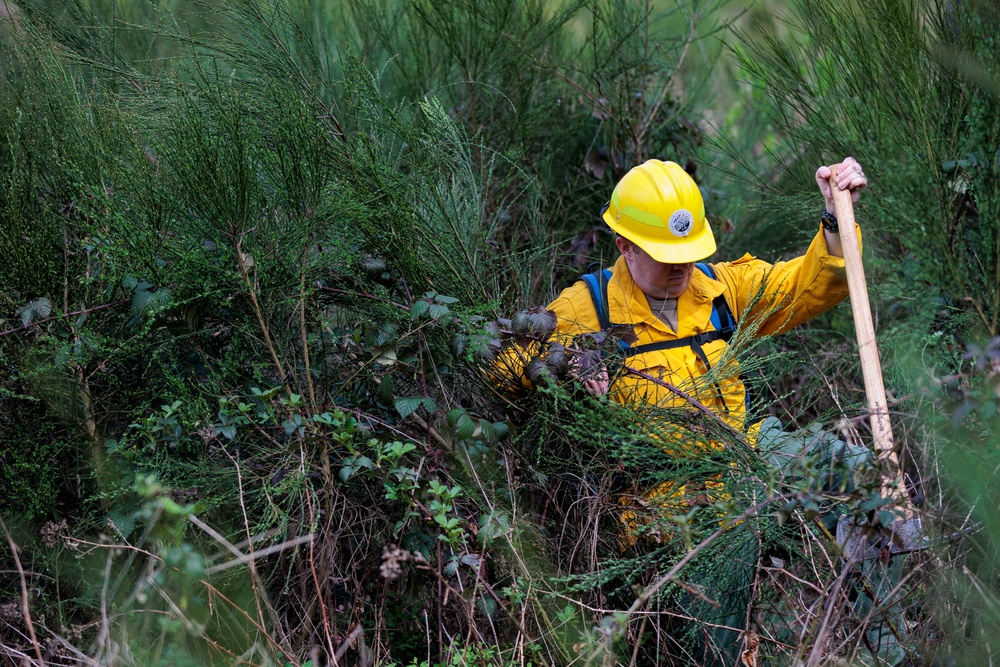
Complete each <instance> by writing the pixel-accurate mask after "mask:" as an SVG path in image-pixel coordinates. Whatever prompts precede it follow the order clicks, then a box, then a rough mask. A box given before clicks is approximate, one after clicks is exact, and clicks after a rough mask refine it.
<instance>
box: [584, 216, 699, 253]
mask: <svg viewBox="0 0 1000 667" xmlns="http://www.w3.org/2000/svg"><path fill="white" fill-rule="evenodd" d="M601 217H602V218H603V219H604V222H605V223H607V225H608V227H610V228H611V230H612V231H613V232H615V233H616V234H618V235H620V236H622V237H624V238H626V239H628V240H629V241H630V242H632V243H634V244H636V245H637V246H639V247H640V248H642V249H643V250H644V251H645V252H646V254H647V255H649V256H650V257H652V258H653V259H654V260H656V261H657V262H660V263H661V264H687V263H688V262H700V261H701V260H703V259H705V258H706V257H710V256H711V255H712V254H713V253H715V251H716V249H717V246H716V244H715V234H713V233H712V226H711V225H709V224H708V220H705V225H704V227H703V228H702V230H701V232H700V233H699V234H697V235H694V234H692V235H690V236H686V237H684V238H683V239H676V240H671V241H670V242H662V241H656V240H654V239H650V238H641V237H634V235H632V234H628V233H625V232H624V231H623V230H621V229H620V228H619V227H620V226H619V225H618V224H617V223H616V222H615V219H614V217H613V216H612V215H611V214H610V212H609V211H604V213H603V215H602V216H601Z"/></svg>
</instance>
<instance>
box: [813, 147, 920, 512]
mask: <svg viewBox="0 0 1000 667" xmlns="http://www.w3.org/2000/svg"><path fill="white" fill-rule="evenodd" d="M839 168H840V165H834V166H833V167H831V169H830V189H831V190H832V192H833V204H834V208H835V210H836V215H837V225H838V227H839V228H840V243H841V245H842V246H843V252H844V264H845V265H846V268H847V287H848V290H849V292H850V294H851V312H852V313H853V314H854V329H855V332H856V335H857V340H858V354H859V355H860V356H861V373H862V375H863V376H864V381H865V394H866V396H867V397H868V411H869V412H870V413H871V425H872V439H873V444H874V446H875V455H876V458H877V459H878V461H880V462H882V463H887V464H888V465H889V470H888V471H886V472H883V474H882V496H883V497H884V498H893V499H895V500H898V501H902V502H903V504H905V505H907V506H908V505H909V498H908V497H907V496H906V487H905V486H904V484H903V473H902V469H901V468H900V467H899V458H898V457H897V456H896V450H895V443H894V441H893V437H892V425H891V423H890V422H889V406H888V403H887V401H886V398H885V384H884V383H883V381H882V364H881V362H880V361H879V356H878V346H877V345H876V343H875V326H874V324H873V323H872V311H871V304H870V303H869V301H868V285H867V283H866V282H865V267H864V264H863V263H862V261H861V246H860V244H859V243H858V233H857V229H856V228H855V222H854V203H853V202H852V200H851V192H850V190H841V189H840V188H839V187H837V172H838V171H839Z"/></svg>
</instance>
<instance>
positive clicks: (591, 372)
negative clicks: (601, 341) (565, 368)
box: [569, 350, 609, 396]
mask: <svg viewBox="0 0 1000 667" xmlns="http://www.w3.org/2000/svg"><path fill="white" fill-rule="evenodd" d="M599 354H600V353H599V352H597V351H596V350H589V351H587V352H583V353H578V354H574V355H573V357H572V358H571V359H570V362H569V376H570V377H571V378H573V379H574V380H576V381H577V382H580V383H582V384H583V389H584V391H586V392H587V393H588V394H590V395H591V396H604V395H605V394H607V393H608V385H609V380H608V369H607V367H605V365H604V362H602V361H598V362H597V363H594V361H593V359H592V357H594V356H595V355H599Z"/></svg>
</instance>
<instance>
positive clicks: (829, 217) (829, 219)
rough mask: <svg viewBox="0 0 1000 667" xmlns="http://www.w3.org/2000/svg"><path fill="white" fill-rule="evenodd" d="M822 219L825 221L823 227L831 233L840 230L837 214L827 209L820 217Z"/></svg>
mask: <svg viewBox="0 0 1000 667" xmlns="http://www.w3.org/2000/svg"><path fill="white" fill-rule="evenodd" d="M820 221H821V222H822V223H823V229H825V230H826V231H828V232H830V233H831V234H836V233H837V232H839V231H840V226H839V225H837V216H835V215H834V214H833V213H830V212H829V211H827V210H826V209H824V210H823V216H822V217H821V218H820Z"/></svg>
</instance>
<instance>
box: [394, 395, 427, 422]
mask: <svg viewBox="0 0 1000 667" xmlns="http://www.w3.org/2000/svg"><path fill="white" fill-rule="evenodd" d="M423 402H424V399H423V398H422V397H420V396H407V397H403V398H397V399H396V400H395V401H393V405H394V406H395V407H396V412H398V413H399V416H400V417H401V418H403V419H406V418H407V417H409V416H410V415H412V414H413V413H414V412H415V411H416V409H417V408H419V407H420V405H421V404H422V403H423Z"/></svg>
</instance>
